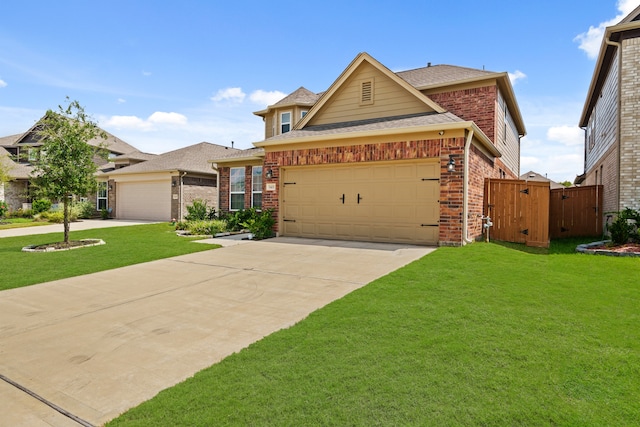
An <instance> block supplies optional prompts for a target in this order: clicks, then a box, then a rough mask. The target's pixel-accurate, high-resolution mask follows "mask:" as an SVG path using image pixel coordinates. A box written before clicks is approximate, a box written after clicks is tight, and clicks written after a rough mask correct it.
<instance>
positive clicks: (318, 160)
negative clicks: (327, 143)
mask: <svg viewBox="0 0 640 427" xmlns="http://www.w3.org/2000/svg"><path fill="white" fill-rule="evenodd" d="M464 143H465V138H462V137H459V138H443V139H437V140H417V141H400V142H399V141H396V142H387V143H376V144H362V145H348V146H339V147H328V148H311V149H291V150H285V151H277V152H271V153H267V154H266V155H265V159H264V166H263V171H262V172H263V193H262V206H263V208H265V209H269V208H271V209H273V210H274V216H275V218H276V220H277V218H278V204H279V191H280V185H279V184H281V183H280V182H279V180H280V168H281V167H287V166H303V165H309V166H311V165H323V164H344V163H362V162H373V161H389V160H409V159H428V158H440V231H439V243H440V245H453V246H458V245H460V244H462V240H463V237H464V236H463V230H462V223H463V221H462V219H463V218H462V215H463V175H464ZM449 154H452V155H454V159H455V161H456V170H455V171H454V172H448V171H447V163H448V162H449ZM469 160H470V162H469V199H468V207H469V211H468V225H469V233H468V237H469V238H470V239H476V238H479V237H481V236H482V220H481V216H482V208H483V197H484V178H485V177H492V178H499V177H500V176H499V175H500V173H499V167H500V166H502V167H503V169H505V168H504V165H501V163H500V162H499V161H496V162H494V161H493V160H492V159H490V158H488V157H487V156H486V155H485V154H483V153H482V152H481V151H480V150H479V149H477V148H476V147H474V146H472V147H471V151H470V154H469ZM269 169H271V171H272V174H273V177H272V178H271V179H267V178H266V176H265V175H266V172H267V171H268V170H269ZM218 172H219V176H220V181H219V185H220V205H221V206H220V207H221V209H222V210H228V208H229V168H228V167H221V168H219V171H218ZM510 175H511V174H510ZM245 176H246V180H245V183H246V192H245V198H247V197H248V200H249V202H250V200H251V167H250V166H247V170H246V175H245ZM510 177H511V176H510ZM268 183H273V184H276V185H275V188H276V189H275V191H266V184H268ZM249 202H247V206H249V204H248V203H249ZM274 231H278V224H277V221H276V226H275V227H274Z"/></svg>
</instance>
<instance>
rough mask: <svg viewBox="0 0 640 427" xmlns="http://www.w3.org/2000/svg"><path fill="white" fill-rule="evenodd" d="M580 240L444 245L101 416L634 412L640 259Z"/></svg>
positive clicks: (289, 420)
mask: <svg viewBox="0 0 640 427" xmlns="http://www.w3.org/2000/svg"><path fill="white" fill-rule="evenodd" d="M576 242H577V241H572V242H560V243H554V244H553V245H552V247H551V248H550V249H549V250H548V251H547V252H548V253H547V254H540V253H535V252H537V250H531V249H529V248H524V247H519V246H516V247H507V246H504V245H501V244H494V243H491V244H484V243H476V244H473V245H469V246H466V247H463V248H440V249H438V250H437V251H436V252H434V253H432V254H430V255H428V256H426V257H424V258H422V259H421V260H419V261H416V262H414V263H412V264H410V265H408V266H406V267H404V268H402V269H400V270H398V271H396V272H394V273H392V274H390V275H388V276H385V277H383V278H381V279H379V280H377V281H375V282H373V283H371V284H369V285H367V286H366V287H364V288H361V289H359V290H357V291H355V292H353V293H351V294H349V295H347V296H346V297H344V298H342V299H341V300H338V301H335V302H334V303H332V304H330V305H328V306H326V307H324V308H323V309H320V310H318V311H316V312H314V313H312V314H311V315H310V316H309V317H308V318H307V319H305V320H303V321H302V322H300V323H298V324H297V325H295V326H293V327H291V328H289V329H286V330H282V331H279V332H277V333H274V334H272V335H270V336H268V337H266V338H265V339H263V340H261V341H259V342H257V343H255V344H253V345H251V346H250V347H249V348H247V349H245V350H243V351H241V352H239V353H237V354H234V355H232V356H230V357H228V358H226V359H225V360H223V361H222V362H220V363H218V364H216V365H213V366H212V367H210V368H208V369H205V370H203V371H201V372H199V373H198V374H196V375H195V376H194V377H192V378H190V379H188V380H186V381H185V382H183V383H181V384H179V385H177V386H175V387H173V388H170V389H167V390H165V391H163V392H161V393H159V394H158V395H157V396H156V397H155V398H153V399H151V400H150V401H148V402H145V403H143V404H141V405H140V406H138V407H136V408H134V409H132V410H130V411H128V412H127V413H125V414H123V415H122V416H121V417H119V418H117V419H116V420H113V421H112V422H111V423H109V426H111V427H113V426H152V425H153V426H156V425H171V426H214V425H215V426H225V425H232V426H236V425H242V426H244V425H247V426H300V425H304V426H314V425H332V426H333V425H335V426H343V425H349V426H375V425H379V426H391V425H393V426H406V425H419V426H470V425H474V426H475V425H478V426H505V425H508V426H515V425H521V426H558V425H562V426H629V425H638V424H639V421H638V420H640V405H639V404H638V402H640V327H638V324H639V322H640V310H639V308H640V280H638V278H639V277H640V259H638V258H614V257H604V256H590V255H581V254H574V253H573V249H574V248H575V243H576ZM531 252H533V253H531Z"/></svg>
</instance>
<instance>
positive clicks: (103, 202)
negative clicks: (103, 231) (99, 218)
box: [96, 181, 109, 210]
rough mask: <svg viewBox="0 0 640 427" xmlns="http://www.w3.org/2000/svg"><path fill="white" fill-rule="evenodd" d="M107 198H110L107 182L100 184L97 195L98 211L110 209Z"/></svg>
mask: <svg viewBox="0 0 640 427" xmlns="http://www.w3.org/2000/svg"><path fill="white" fill-rule="evenodd" d="M107 196H108V189H107V183H106V182H105V181H102V182H99V183H98V191H97V193H96V209H98V210H102V209H108V208H109V202H108V198H107Z"/></svg>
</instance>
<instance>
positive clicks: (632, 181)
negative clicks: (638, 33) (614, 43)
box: [619, 37, 640, 209]
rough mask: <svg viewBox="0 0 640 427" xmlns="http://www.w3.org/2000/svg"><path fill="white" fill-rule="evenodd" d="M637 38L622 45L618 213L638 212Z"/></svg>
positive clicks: (639, 86) (639, 116)
mask: <svg viewBox="0 0 640 427" xmlns="http://www.w3.org/2000/svg"><path fill="white" fill-rule="evenodd" d="M639 60H640V38H637V37H636V38H630V39H625V40H623V41H622V70H621V83H620V84H621V87H620V98H621V99H620V109H621V118H620V120H621V123H620V201H619V204H620V206H619V209H623V208H626V207H629V208H632V209H640V194H639V190H640V83H639V82H640V71H639V69H638V61H639Z"/></svg>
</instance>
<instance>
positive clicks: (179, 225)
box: [176, 221, 189, 230]
mask: <svg viewBox="0 0 640 427" xmlns="http://www.w3.org/2000/svg"><path fill="white" fill-rule="evenodd" d="M188 228H189V223H188V222H187V221H178V222H176V230H187V229H188Z"/></svg>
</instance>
